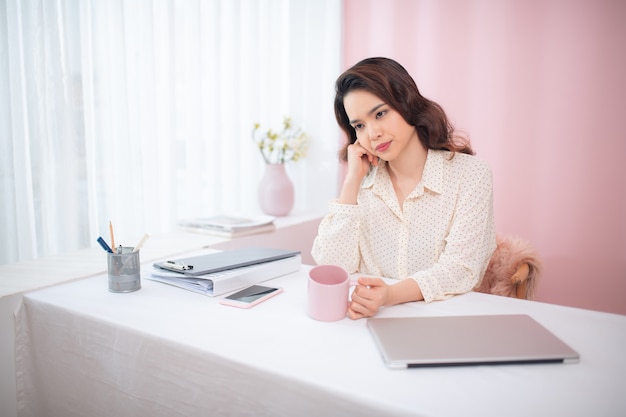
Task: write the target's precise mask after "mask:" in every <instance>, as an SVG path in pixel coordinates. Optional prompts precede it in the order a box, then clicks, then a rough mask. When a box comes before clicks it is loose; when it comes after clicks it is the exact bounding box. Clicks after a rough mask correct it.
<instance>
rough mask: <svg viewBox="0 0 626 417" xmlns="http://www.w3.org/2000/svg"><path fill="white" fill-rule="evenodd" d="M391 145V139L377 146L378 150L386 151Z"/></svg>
mask: <svg viewBox="0 0 626 417" xmlns="http://www.w3.org/2000/svg"><path fill="white" fill-rule="evenodd" d="M390 145H391V141H389V142H385V143H381V144H380V145H378V146H377V147H376V152H385V151H386V150H387V148H389V146H390Z"/></svg>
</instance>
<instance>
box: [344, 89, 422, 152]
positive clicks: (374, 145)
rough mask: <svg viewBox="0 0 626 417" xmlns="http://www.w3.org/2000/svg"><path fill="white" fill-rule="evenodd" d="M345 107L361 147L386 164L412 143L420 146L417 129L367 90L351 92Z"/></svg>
mask: <svg viewBox="0 0 626 417" xmlns="http://www.w3.org/2000/svg"><path fill="white" fill-rule="evenodd" d="M343 106H344V108H345V110H346V114H347V115H348V120H349V121H350V125H351V126H352V128H353V129H354V130H355V132H356V138H357V141H358V142H359V144H360V145H361V146H363V147H364V148H365V149H366V150H367V151H368V152H370V153H371V154H373V155H376V156H378V157H379V158H381V159H383V160H385V161H393V160H394V159H396V158H397V156H398V155H400V154H401V153H402V151H403V150H404V149H406V147H407V146H408V145H409V144H411V143H412V141H417V142H418V143H419V139H418V137H417V130H416V129H415V127H413V126H411V125H410V124H408V123H407V122H406V120H404V118H403V117H402V116H401V115H400V113H398V112H397V111H395V110H394V109H393V108H392V107H391V106H389V105H388V104H387V103H385V102H384V101H383V100H381V99H380V98H378V97H377V96H375V95H374V94H372V93H370V92H368V91H365V90H353V91H350V92H349V93H348V94H346V96H345V97H344V99H343Z"/></svg>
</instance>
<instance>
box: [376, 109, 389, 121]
mask: <svg viewBox="0 0 626 417" xmlns="http://www.w3.org/2000/svg"><path fill="white" fill-rule="evenodd" d="M385 113H387V110H381V111H379V112H378V113H376V118H377V119H380V118H381V117H383V116H384V115H385Z"/></svg>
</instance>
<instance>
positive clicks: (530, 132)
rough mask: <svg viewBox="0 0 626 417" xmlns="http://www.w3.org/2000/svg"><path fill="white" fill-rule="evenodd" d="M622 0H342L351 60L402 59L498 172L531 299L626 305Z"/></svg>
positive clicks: (506, 228) (498, 199) (625, 31)
mask: <svg viewBox="0 0 626 417" xmlns="http://www.w3.org/2000/svg"><path fill="white" fill-rule="evenodd" d="M624 22H626V1H621V0H588V1H582V0H572V1H570V0H561V1H553V0H543V1H540V0H517V1H515V0H501V1H500V0H491V1H490V0H482V1H452V0H443V1H434V0H424V1H417V0H415V1H414V0H387V1H383V2H381V1H371V0H344V31H345V32H344V40H343V42H344V67H345V68H347V67H348V66H350V65H352V64H354V63H356V62H357V61H359V60H360V59H362V58H365V57H368V56H388V57H391V58H394V59H396V60H398V61H399V62H400V63H401V64H403V65H404V66H405V67H406V68H407V70H408V71H409V72H410V73H411V74H412V75H413V76H414V78H415V80H416V82H417V84H418V86H419V87H420V90H421V91H422V93H423V94H424V95H425V96H427V97H429V98H432V99H433V100H435V101H437V102H439V103H440V104H441V105H442V106H443V107H444V108H445V109H446V111H447V112H448V115H449V116H450V118H451V119H452V120H453V121H454V122H455V124H456V126H457V128H459V129H461V130H463V131H465V132H467V133H468V134H469V135H470V137H471V139H472V143H473V145H474V148H475V149H476V150H477V153H478V155H479V156H480V157H482V158H484V159H485V160H487V161H488V162H489V163H490V165H491V167H492V169H493V174H494V189H495V212H496V224H497V228H498V232H500V233H503V234H513V235H519V236H521V237H524V238H525V239H527V240H529V241H530V242H531V243H532V244H533V245H534V246H535V247H536V248H537V249H538V251H539V253H540V254H541V256H542V258H543V261H544V264H545V270H544V271H545V272H544V275H543V277H542V281H541V282H540V284H539V288H538V293H537V297H536V299H537V300H539V301H545V302H550V303H556V304H562V305H569V306H576V307H582V308H589V309H594V310H600V311H609V312H614V313H619V314H626V135H625V134H624V132H623V130H624V127H623V126H622V125H623V123H624V120H625V119H626V111H625V109H626V104H625V102H626V81H625V80H626V46H625V42H626V24H624Z"/></svg>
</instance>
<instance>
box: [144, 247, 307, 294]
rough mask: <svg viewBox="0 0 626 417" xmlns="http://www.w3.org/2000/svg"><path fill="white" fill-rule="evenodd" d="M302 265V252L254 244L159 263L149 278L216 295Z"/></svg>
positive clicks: (155, 265) (270, 277)
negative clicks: (254, 245)
mask: <svg viewBox="0 0 626 417" xmlns="http://www.w3.org/2000/svg"><path fill="white" fill-rule="evenodd" d="M301 264H302V261H301V256H300V252H299V251H289V250H284V249H272V248H256V247H253V248H243V249H234V250H228V251H224V252H216V253H211V254H208V255H202V256H195V257H192V258H184V259H176V260H169V261H165V262H158V263H155V264H153V266H154V269H153V270H152V272H151V274H150V275H149V276H147V277H146V278H148V279H150V280H153V281H158V282H162V283H165V284H169V285H173V286H176V287H179V288H183V289H186V290H189V291H194V292H197V293H200V294H204V295H208V296H211V297H213V296H216V295H220V294H225V293H227V292H231V291H235V290H238V289H241V288H244V287H247V286H249V285H253V284H257V283H259V282H263V281H267V280H269V279H272V278H277V277H279V276H282V275H286V274H290V273H292V272H296V271H298V270H299V269H300V265H301Z"/></svg>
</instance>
